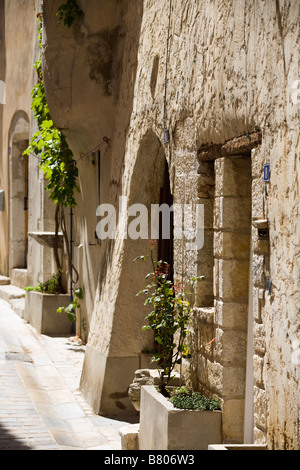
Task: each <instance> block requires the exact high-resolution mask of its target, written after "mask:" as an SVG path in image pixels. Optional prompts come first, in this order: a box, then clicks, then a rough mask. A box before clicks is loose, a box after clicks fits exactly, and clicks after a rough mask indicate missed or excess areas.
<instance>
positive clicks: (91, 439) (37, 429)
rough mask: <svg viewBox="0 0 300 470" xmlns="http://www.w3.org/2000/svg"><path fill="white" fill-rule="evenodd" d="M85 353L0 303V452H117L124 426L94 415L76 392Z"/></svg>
mask: <svg viewBox="0 0 300 470" xmlns="http://www.w3.org/2000/svg"><path fill="white" fill-rule="evenodd" d="M84 351H85V347H84V346H83V345H76V343H74V342H72V340H71V339H70V338H50V337H47V336H44V335H39V334H38V333H37V332H36V330H34V328H32V327H31V326H30V325H28V324H27V323H26V322H24V320H23V319H22V318H20V316H19V315H18V314H17V313H16V312H15V311H13V309H12V308H11V305H10V304H8V303H7V302H6V301H3V300H0V450H121V438H120V435H119V429H120V428H121V427H123V426H125V425H127V424H128V422H127V421H118V420H114V419H109V418H104V417H101V416H98V415H95V414H94V413H93V411H92V410H91V409H90V407H89V405H88V404H87V403H86V402H85V400H84V398H83V396H82V394H81V392H80V389H79V381H80V374H81V369H82V364H83V358H84Z"/></svg>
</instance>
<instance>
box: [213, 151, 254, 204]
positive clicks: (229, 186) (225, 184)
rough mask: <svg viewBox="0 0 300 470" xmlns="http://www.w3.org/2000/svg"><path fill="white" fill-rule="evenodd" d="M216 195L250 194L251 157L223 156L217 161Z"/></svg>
mask: <svg viewBox="0 0 300 470" xmlns="http://www.w3.org/2000/svg"><path fill="white" fill-rule="evenodd" d="M215 179H216V189H215V191H216V192H215V194H216V196H249V194H250V191H251V189H250V188H251V159H250V158H249V157H238V158H232V157H230V158H228V157H222V158H218V159H217V160H216V161H215Z"/></svg>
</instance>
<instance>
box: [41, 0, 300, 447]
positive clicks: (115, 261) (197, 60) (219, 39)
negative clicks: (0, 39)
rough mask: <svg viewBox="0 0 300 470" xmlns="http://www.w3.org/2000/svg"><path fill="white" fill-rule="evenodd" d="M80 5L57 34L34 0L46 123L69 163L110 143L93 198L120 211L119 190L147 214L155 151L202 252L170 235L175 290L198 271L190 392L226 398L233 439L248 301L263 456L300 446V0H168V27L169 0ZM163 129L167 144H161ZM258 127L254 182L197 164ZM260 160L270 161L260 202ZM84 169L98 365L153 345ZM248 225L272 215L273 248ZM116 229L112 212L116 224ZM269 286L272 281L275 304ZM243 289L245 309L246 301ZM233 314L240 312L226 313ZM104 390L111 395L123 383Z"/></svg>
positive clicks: (50, 3) (220, 161)
mask: <svg viewBox="0 0 300 470" xmlns="http://www.w3.org/2000/svg"><path fill="white" fill-rule="evenodd" d="M78 3H79V4H80V6H81V7H82V9H83V11H84V18H83V19H81V21H80V22H79V23H77V24H76V25H75V26H74V27H73V28H71V29H70V30H67V29H65V28H62V27H60V28H56V18H55V11H56V9H57V7H58V5H59V4H60V2H59V1H58V0H45V1H44V8H45V30H44V34H45V36H44V68H45V70H46V71H47V74H48V75H47V76H46V86H47V96H48V99H49V103H50V109H51V112H52V116H53V118H54V121H55V122H56V124H57V125H58V126H59V127H61V128H63V129H64V130H65V133H66V135H67V137H68V139H69V142H70V145H71V147H72V149H73V151H74V153H75V155H76V156H77V157H78V158H79V157H80V156H81V155H83V154H84V153H86V152H87V151H89V150H90V149H92V148H93V147H95V146H96V145H98V144H99V143H100V142H101V141H102V138H103V136H107V137H109V138H110V139H111V145H110V147H109V148H105V149H102V150H101V158H102V159H103V165H102V172H103V180H101V181H103V185H104V187H103V190H102V192H101V202H111V203H114V204H117V203H118V197H119V196H121V195H123V196H127V197H128V198H129V200H131V201H137V200H138V198H140V197H143V199H142V201H138V202H145V203H147V204H149V203H151V202H152V203H156V202H157V200H156V196H155V191H156V189H155V183H154V181H153V178H154V176H155V175H156V174H157V173H159V172H160V170H159V169H158V168H159V165H158V163H159V161H161V160H160V158H161V159H163V158H164V155H165V156H166V158H167V160H168V164H169V172H170V181H171V190H172V193H173V196H174V202H176V203H179V204H184V203H185V204H188V203H194V204H196V203H199V202H201V203H203V204H205V208H206V209H205V213H206V214H207V217H208V218H207V219H206V221H205V224H206V226H205V244H204V248H203V251H200V252H199V253H198V252H192V251H187V250H186V249H185V244H184V241H180V240H176V241H175V247H174V249H175V261H174V271H175V275H176V277H178V279H179V280H184V281H185V280H186V279H188V278H189V277H190V276H191V275H193V274H199V275H201V274H205V275H206V279H205V281H204V282H203V283H200V284H199V288H198V291H197V297H196V310H195V315H194V318H193V331H194V336H193V341H192V344H193V348H194V350H193V352H194V356H193V359H192V362H191V364H190V366H189V367H188V366H187V367H186V370H188V369H189V370H190V372H191V373H192V375H191V380H192V382H193V384H195V385H196V386H198V387H201V388H203V387H204V388H205V386H206V388H207V390H208V391H213V392H215V393H216V392H218V393H219V394H220V395H221V396H222V397H223V398H224V405H225V404H226V409H225V410H224V416H225V425H224V429H223V434H224V438H225V439H227V440H228V441H241V440H242V439H243V422H244V406H245V390H246V378H245V376H246V362H247V350H248V351H249V329H248V332H247V322H248V320H249V318H248V316H247V315H248V314H247V311H245V309H246V310H247V308H248V304H249V305H253V308H252V310H253V325H252V323H251V322H250V328H251V325H252V326H253V348H254V353H253V355H252V359H251V361H253V370H254V372H253V374H254V383H255V386H254V390H253V391H252V393H251V395H252V397H253V401H254V410H253V414H254V428H255V429H254V439H255V441H256V442H267V444H268V446H269V448H278V449H280V448H297V447H298V448H299V429H298V428H297V426H298V425H297V423H299V363H298V362H299V361H298V360H297V356H296V355H295V353H297V351H298V349H299V202H298V200H299V132H298V126H299V103H298V102H297V100H296V101H295V100H293V98H292V96H293V95H292V93H293V86H294V83H295V81H296V80H298V79H299V18H300V16H299V15H300V5H299V3H298V2H296V1H292V0H277V1H270V0H264V1H255V2H253V1H250V0H241V1H238V2H237V1H233V0H232V1H229V0H228V1H225V0H218V1H216V2H210V1H203V2H189V1H182V0H180V1H179V0H173V1H172V3H171V17H170V18H169V11H170V9H169V8H170V3H169V1H167V0H165V1H157V0H144V1H141V0H136V1H135V2H118V1H115V2H105V1H101V2H99V1H98V2H96V1H91V2H88V5H87V4H86V3H85V2H83V1H79V2H78ZM169 19H170V41H169V49H168V52H169V54H168V61H167V64H166V51H167V44H168V31H169V29H168V28H169ZM62 39H63V41H62ZM166 65H167V74H166ZM165 97H166V101H165V99H164V98H165ZM164 104H165V105H166V107H164ZM164 117H165V122H164ZM164 124H166V126H167V128H168V129H169V131H170V136H171V142H170V144H168V145H165V144H164V143H163V132H164ZM258 129H259V130H260V131H261V135H262V138H261V144H260V145H259V146H256V148H255V149H254V150H252V152H251V155H249V156H248V158H249V159H250V158H251V169H250V167H249V168H248V170H247V171H248V174H246V173H245V167H242V168H239V164H240V162H239V161H238V160H237V159H236V160H230V161H229V160H228V159H226V158H223V157H224V156H222V155H220V156H219V158H216V156H214V157H209V158H206V159H205V158H204V159H203V158H202V157H201V155H200V153H201V152H200V153H199V150H201V149H202V150H203V146H205V145H208V144H216V145H219V144H220V145H221V144H224V143H225V142H226V141H229V140H230V139H233V138H235V137H238V136H251V135H252V133H255V131H257V130H258ZM249 138H250V137H249ZM229 155H230V153H229ZM244 157H245V155H243V158H244ZM207 160H209V163H207ZM214 160H215V162H214ZM211 161H212V163H211ZM205 162H206V163H205ZM266 162H270V166H271V182H270V183H268V185H267V189H268V197H266V196H265V192H264V191H265V187H264V182H263V165H264V163H266ZM144 165H145V166H144ZM230 165H231V169H230V168H229V166H230ZM225 167H226V168H225ZM79 169H80V185H81V189H82V196H81V198H79V200H78V202H79V205H78V208H77V209H76V224H77V228H76V239H77V242H76V243H77V250H75V251H76V253H77V254H76V255H75V256H77V258H78V260H79V259H81V263H82V273H81V274H82V282H83V284H84V287H85V288H86V289H87V290H88V291H90V294H89V296H88V300H87V302H86V305H87V306H86V313H85V315H86V319H87V324H88V332H87V334H88V344H89V346H90V347H91V348H94V349H95V350H97V351H99V352H100V353H101V354H103V355H104V356H106V357H111V358H116V357H122V358H126V357H134V356H138V354H139V350H140V348H141V347H142V346H143V345H144V346H146V345H147V341H148V340H147V339H145V337H143V336H142V335H141V333H140V327H141V325H142V324H143V313H142V312H141V307H140V306H139V305H138V303H136V300H135V299H134V296H135V293H136V292H137V291H138V290H139V286H140V285H141V284H142V281H141V280H142V278H143V273H142V272H139V271H137V269H138V268H133V266H132V265H131V264H130V260H131V259H132V258H133V257H134V256H136V255H139V254H143V251H144V249H145V248H146V247H145V244H144V243H143V242H141V241H140V242H139V243H136V244H134V243H131V242H130V241H128V240H127V241H126V242H123V241H122V240H116V241H110V242H107V241H106V242H104V243H102V245H101V246H96V245H95V241H92V240H91V239H92V238H93V235H92V234H93V231H94V227H95V224H96V220H95V219H96V218H95V216H94V214H95V204H96V200H95V201H93V202H92V203H91V202H90V201H91V198H94V196H92V195H91V188H92V185H93V184H95V183H94V181H95V173H94V172H95V169H94V167H93V164H92V162H91V161H90V162H89V160H88V159H83V160H82V161H80V163H79ZM250 170H251V178H252V181H251V179H250V174H249V173H250ZM224 175H226V176H227V177H228V178H229V187H230V188H231V189H235V190H244V189H245V187H246V186H245V184H246V185H247V187H248V189H247V191H248V193H247V196H246V197H245V196H243V197H244V199H243V202H242V204H243V205H244V209H243V207H242V206H241V205H240V204H237V203H240V202H241V200H240V199H239V198H240V197H241V194H240V193H238V192H235V194H228V193H227V194H226V193H225V192H224V191H225V187H226V181H225V180H224V178H223V176H224ZM230 178H231V180H230ZM232 178H233V179H232ZM233 180H234V182H235V186H233V185H232V181H233ZM230 181H231V182H230ZM151 184H152V188H151ZM249 184H250V185H251V190H252V191H251V192H252V194H251V201H252V202H251V205H250V188H249ZM144 187H145V188H146V187H148V188H149V189H148V190H145V191H143V188H144ZM139 189H140V191H139ZM151 191H152V198H153V199H152V201H150V199H151V197H150V196H148V194H149V195H151ZM218 191H219V192H218ZM144 193H145V194H144ZM117 207H118V206H117ZM250 209H251V212H252V214H249V210H250ZM246 210H247V211H248V216H247V217H248V218H247V224H248V223H249V225H248V229H249V230H248V232H245V231H239V232H237V231H236V230H235V228H236V226H235V224H239V223H240V221H241V220H242V219H243V216H244V215H245V213H246V212H245V211H246ZM209 217H210V220H209ZM251 217H252V219H253V220H256V219H265V218H266V219H268V223H269V231H270V232H269V237H270V240H269V244H268V246H266V244H264V242H259V240H258V235H257V233H258V232H257V228H255V227H253V226H252V223H251V222H252V221H251ZM124 223H125V220H124V217H123V216H121V217H120V226H122V224H123V225H124ZM222 224H223V225H222ZM224 224H225V225H224ZM226 224H227V225H226ZM240 228H243V227H240ZM250 228H251V229H250ZM250 232H251V243H250ZM236 236H237V238H238V243H237V238H236ZM248 244H249V251H250V245H251V254H250V253H249V256H248V258H247V256H246V255H245V253H244V252H245V250H247V246H248ZM92 245H95V246H92ZM80 250H81V251H80ZM80 253H82V254H81V255H80ZM80 256H81V258H80ZM249 262H250V267H251V269H248V267H249V266H248V265H249ZM135 269H136V271H135ZM204 271H206V272H205V273H204ZM249 272H250V273H251V274H250V275H249ZM218 273H219V274H218ZM247 276H248V278H247ZM267 277H269V278H270V279H271V280H272V291H271V292H270V293H269V294H268V293H267V292H266V279H267ZM248 286H249V287H248ZM248 289H250V295H249V299H251V302H250V301H246V300H245V298H246V295H247V292H248ZM252 289H253V290H252ZM233 294H235V295H236V296H237V298H238V300H237V298H235V299H232V298H231V296H233ZM94 297H95V298H96V301H95V304H94V302H93V299H94ZM242 297H243V299H242ZM231 301H232V302H231ZM230 303H236V305H235V307H236V308H235V310H234V309H232V308H231V309H229V306H228V305H229V304H230ZM226 309H227V310H226ZM251 318H252V317H250V319H251ZM224 322H225V323H224ZM251 329H252V328H251ZM247 335H248V340H247ZM124 338H125V339H124ZM211 340H213V341H211ZM247 341H248V347H247V345H246V343H247ZM239 354H241V356H243V360H242V364H239V363H238V360H237V359H238V355H239ZM295 358H296V360H295ZM248 361H249V359H248ZM87 362H88V361H87ZM86 369H87V370H88V365H86ZM224 370H226V375H224ZM231 372H232V374H233V375H232V378H230V373H231ZM130 373H131V372H130ZM104 374H105V372H104ZM102 380H103V381H105V378H103V377H102ZM131 380H132V377H128V385H129V384H130V383H131ZM114 383H115V384H116V387H117V383H118V382H117V379H116V380H115V382H114ZM110 386H111V387H112V388H113V386H112V385H110ZM115 391H116V390H111V392H115ZM90 393H91V394H93V393H94V394H97V390H95V391H94V392H93V391H90ZM226 398H227V400H226ZM237 400H238V401H237ZM248 405H249V403H248ZM237 407H239V410H238V412H237Z"/></svg>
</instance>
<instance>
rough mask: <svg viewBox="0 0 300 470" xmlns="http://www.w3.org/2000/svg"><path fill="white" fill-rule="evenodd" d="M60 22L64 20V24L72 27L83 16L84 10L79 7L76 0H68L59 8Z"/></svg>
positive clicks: (57, 14)
mask: <svg viewBox="0 0 300 470" xmlns="http://www.w3.org/2000/svg"><path fill="white" fill-rule="evenodd" d="M56 16H57V17H58V24H60V23H61V22H62V21H64V25H65V26H68V28H70V27H71V26H72V24H73V23H74V21H75V20H76V19H77V18H80V17H81V16H83V11H82V10H81V9H80V8H79V6H78V4H77V2H76V0H68V1H67V2H65V3H63V4H62V5H61V6H60V7H59V8H58V10H57V13H56Z"/></svg>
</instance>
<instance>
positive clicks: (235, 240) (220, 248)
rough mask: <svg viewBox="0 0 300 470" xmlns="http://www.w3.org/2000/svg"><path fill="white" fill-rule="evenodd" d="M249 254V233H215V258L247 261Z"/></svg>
mask: <svg viewBox="0 0 300 470" xmlns="http://www.w3.org/2000/svg"><path fill="white" fill-rule="evenodd" d="M249 253H250V234H249V233H242V232H238V231H237V232H223V231H215V233H214V254H215V256H216V257H219V258H239V259H243V258H244V259H249Z"/></svg>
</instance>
